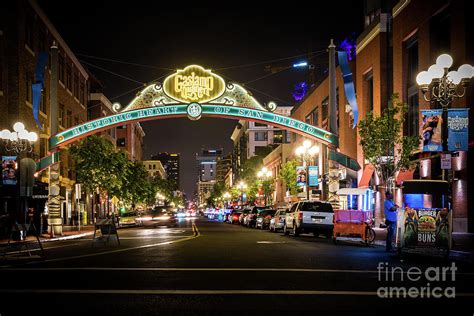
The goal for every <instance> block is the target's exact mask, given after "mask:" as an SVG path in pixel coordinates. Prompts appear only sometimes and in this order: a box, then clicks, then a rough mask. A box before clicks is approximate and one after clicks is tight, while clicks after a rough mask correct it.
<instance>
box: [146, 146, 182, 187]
mask: <svg viewBox="0 0 474 316" xmlns="http://www.w3.org/2000/svg"><path fill="white" fill-rule="evenodd" d="M151 160H159V161H161V164H162V165H163V168H164V169H165V171H166V174H167V176H168V180H170V181H173V182H174V183H175V189H176V190H177V189H179V187H180V186H179V185H180V183H179V171H180V159H179V154H173V153H167V152H163V153H159V154H157V155H154V156H151Z"/></svg>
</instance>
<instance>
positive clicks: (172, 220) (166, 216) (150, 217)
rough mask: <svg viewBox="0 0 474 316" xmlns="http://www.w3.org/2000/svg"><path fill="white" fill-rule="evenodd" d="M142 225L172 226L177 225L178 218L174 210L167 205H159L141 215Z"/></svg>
mask: <svg viewBox="0 0 474 316" xmlns="http://www.w3.org/2000/svg"><path fill="white" fill-rule="evenodd" d="M138 220H139V221H140V225H141V226H145V227H156V226H171V227H174V226H176V225H177V219H176V216H175V214H174V213H173V212H171V211H170V210H169V209H167V208H165V207H162V208H161V207H158V208H154V209H152V210H147V211H145V214H143V216H141V217H139V218H138Z"/></svg>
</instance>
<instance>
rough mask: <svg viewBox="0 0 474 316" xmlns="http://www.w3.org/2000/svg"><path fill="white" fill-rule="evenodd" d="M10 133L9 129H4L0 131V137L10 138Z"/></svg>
mask: <svg viewBox="0 0 474 316" xmlns="http://www.w3.org/2000/svg"><path fill="white" fill-rule="evenodd" d="M10 134H11V132H10V131H9V130H7V129H4V130H2V131H1V132H0V138H3V139H10Z"/></svg>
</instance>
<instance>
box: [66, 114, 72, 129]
mask: <svg viewBox="0 0 474 316" xmlns="http://www.w3.org/2000/svg"><path fill="white" fill-rule="evenodd" d="M66 127H67V128H70V127H72V111H67V126H66Z"/></svg>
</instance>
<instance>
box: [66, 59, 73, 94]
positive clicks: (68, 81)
mask: <svg viewBox="0 0 474 316" xmlns="http://www.w3.org/2000/svg"><path fill="white" fill-rule="evenodd" d="M66 88H67V89H69V91H72V73H71V65H70V64H69V63H68V64H67V65H66Z"/></svg>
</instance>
